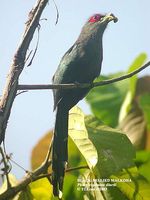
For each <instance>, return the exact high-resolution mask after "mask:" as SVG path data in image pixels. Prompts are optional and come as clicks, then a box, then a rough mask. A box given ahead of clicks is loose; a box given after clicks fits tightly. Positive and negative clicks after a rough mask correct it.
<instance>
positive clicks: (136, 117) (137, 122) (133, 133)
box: [119, 101, 146, 149]
mask: <svg viewBox="0 0 150 200" xmlns="http://www.w3.org/2000/svg"><path fill="white" fill-rule="evenodd" d="M131 106H132V109H131V110H130V111H129V112H128V114H127V115H126V117H125V118H124V119H123V120H122V121H121V123H120V124H119V128H120V129H121V130H122V131H124V132H125V133H126V135H127V136H128V138H129V139H130V141H131V142H132V144H134V146H135V147H136V149H143V148H144V147H145V140H146V138H145V127H146V122H145V119H144V116H143V113H142V112H141V110H140V109H139V106H138V105H137V103H136V102H135V101H133V102H132V104H131Z"/></svg>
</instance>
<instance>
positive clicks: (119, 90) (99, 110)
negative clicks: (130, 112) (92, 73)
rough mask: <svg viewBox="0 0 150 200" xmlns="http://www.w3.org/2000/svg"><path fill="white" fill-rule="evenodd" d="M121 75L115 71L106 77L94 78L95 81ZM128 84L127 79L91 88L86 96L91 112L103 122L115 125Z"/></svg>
mask: <svg viewBox="0 0 150 200" xmlns="http://www.w3.org/2000/svg"><path fill="white" fill-rule="evenodd" d="M121 75H123V74H122V73H117V74H114V75H111V76H107V77H106V76H105V77H104V76H103V77H102V76H101V77H100V78H98V79H96V82H99V81H101V80H107V79H110V78H112V77H118V76H121ZM128 85H129V81H128V80H124V81H120V82H116V83H113V84H109V85H106V86H103V87H95V88H93V89H92V90H91V91H90V92H89V93H88V95H87V97H86V100H87V102H88V103H89V105H90V107H91V110H92V112H93V114H94V115H95V116H96V117H97V118H99V119H100V120H102V121H103V122H104V123H105V124H107V125H109V126H112V127H116V126H117V124H118V116H119V112H120V107H121V105H122V102H123V100H124V98H125V95H126V93H127V90H128Z"/></svg>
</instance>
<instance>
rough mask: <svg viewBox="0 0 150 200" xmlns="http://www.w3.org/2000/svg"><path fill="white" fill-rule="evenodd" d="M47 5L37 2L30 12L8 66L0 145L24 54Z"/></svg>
mask: <svg viewBox="0 0 150 200" xmlns="http://www.w3.org/2000/svg"><path fill="white" fill-rule="evenodd" d="M47 3H48V0H37V3H36V5H35V7H34V8H33V9H32V10H31V11H30V13H29V17H28V21H27V23H26V26H25V31H24V34H23V36H22V39H21V42H20V44H19V46H18V48H17V50H16V52H15V55H14V58H13V61H12V64H11V66H10V69H9V74H8V76H7V80H6V84H5V88H4V90H3V94H2V96H1V101H0V144H1V143H2V141H4V138H5V130H6V127H7V122H8V119H9V116H10V111H11V107H12V104H13V102H14V99H15V97H16V93H17V87H18V79H19V76H20V74H21V72H22V70H23V68H24V65H25V59H26V53H27V50H28V48H29V45H30V42H31V40H32V38H33V35H34V32H35V30H36V28H37V26H38V24H39V20H40V17H41V14H42V12H43V10H44V8H45V6H46V4H47Z"/></svg>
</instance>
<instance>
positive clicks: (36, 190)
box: [29, 178, 53, 200]
mask: <svg viewBox="0 0 150 200" xmlns="http://www.w3.org/2000/svg"><path fill="white" fill-rule="evenodd" d="M29 187H30V191H31V193H32V195H33V197H34V198H33V199H36V200H50V199H51V198H52V196H53V195H52V186H51V185H50V183H49V181H48V179H47V178H43V179H39V180H37V181H34V182H32V183H30V185H29Z"/></svg>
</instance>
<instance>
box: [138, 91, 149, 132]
mask: <svg viewBox="0 0 150 200" xmlns="http://www.w3.org/2000/svg"><path fill="white" fill-rule="evenodd" d="M139 104H140V107H141V109H142V111H143V112H144V117H145V119H146V122H147V128H148V130H150V93H147V94H144V95H142V96H141V97H140V101H139Z"/></svg>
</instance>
